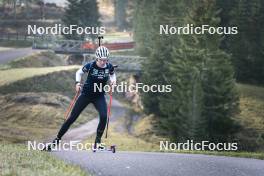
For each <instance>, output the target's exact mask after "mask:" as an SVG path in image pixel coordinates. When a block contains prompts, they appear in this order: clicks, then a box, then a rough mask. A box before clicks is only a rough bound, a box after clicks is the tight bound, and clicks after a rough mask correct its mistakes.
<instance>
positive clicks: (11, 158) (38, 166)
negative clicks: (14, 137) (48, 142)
mask: <svg viewBox="0 0 264 176" xmlns="http://www.w3.org/2000/svg"><path fill="white" fill-rule="evenodd" d="M0 151H1V152H0V161H1V163H0V168H1V169H0V170H1V171H0V172H1V175H3V176H8V175H27V176H31V175H32V176H35V175H42V176H51V175H54V176H57V175H69V176H70V175H83V176H84V175H87V173H85V172H84V171H82V170H81V168H80V167H78V166H72V165H70V164H66V163H65V162H63V161H62V160H59V159H57V158H55V156H52V155H51V154H50V153H47V152H41V151H34V150H30V151H29V150H27V148H26V146H25V145H18V144H16V145H15V144H4V143H0Z"/></svg>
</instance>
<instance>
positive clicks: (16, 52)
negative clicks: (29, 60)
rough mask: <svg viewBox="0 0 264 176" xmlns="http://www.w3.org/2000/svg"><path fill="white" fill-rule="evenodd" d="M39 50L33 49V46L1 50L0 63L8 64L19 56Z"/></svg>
mask: <svg viewBox="0 0 264 176" xmlns="http://www.w3.org/2000/svg"><path fill="white" fill-rule="evenodd" d="M35 52H39V50H32V49H31V48H18V49H17V48H16V49H8V50H2V51H0V64H6V63H8V62H10V61H12V60H15V59H17V58H21V57H25V56H29V55H31V54H33V53H35Z"/></svg>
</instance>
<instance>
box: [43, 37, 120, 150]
mask: <svg viewBox="0 0 264 176" xmlns="http://www.w3.org/2000/svg"><path fill="white" fill-rule="evenodd" d="M99 42H100V38H99ZM95 56H96V60H95V61H92V62H89V63H87V64H86V65H84V66H83V67H82V68H80V69H79V70H78V71H77V72H76V85H75V90H76V95H78V96H76V101H75V103H74V105H73V107H72V111H71V112H70V115H69V117H68V118H66V119H65V121H64V123H63V124H62V126H61V128H60V130H59V132H58V133H57V137H56V138H55V139H54V140H53V141H52V143H51V144H50V145H48V147H47V148H46V150H48V151H49V150H51V148H52V146H54V145H58V144H59V143H60V140H61V138H62V137H63V135H64V134H65V133H66V132H67V130H68V129H69V128H70V126H71V125H72V124H73V123H74V122H75V120H76V119H77V118H78V116H79V115H80V113H81V112H82V111H83V110H84V108H85V107H86V106H87V105H88V104H90V103H92V104H93V105H94V107H95V108H96V110H97V111H98V113H99V118H100V120H99V123H98V126H97V131H96V138H95V146H94V147H96V146H99V145H98V144H100V143H101V138H102V135H103V133H104V130H105V127H106V123H107V122H108V119H107V118H108V117H107V103H106V99H105V92H104V91H98V90H97V91H96V90H94V87H95V86H94V85H95V84H97V85H100V84H102V86H105V85H106V84H107V81H108V80H109V81H110V85H115V84H116V74H115V70H114V69H115V66H113V65H112V64H111V63H109V62H108V58H109V50H108V49H107V48H106V47H104V46H99V47H98V48H97V49H96V51H95ZM84 73H88V75H87V79H86V81H85V83H84V84H83V85H82V84H81V79H82V76H83V75H84ZM79 92H80V93H79ZM66 116H68V115H66Z"/></svg>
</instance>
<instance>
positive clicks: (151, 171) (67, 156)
mask: <svg viewBox="0 0 264 176" xmlns="http://www.w3.org/2000/svg"><path fill="white" fill-rule="evenodd" d="M53 154H54V155H56V156H57V157H59V158H61V159H63V160H65V161H66V162H68V163H71V164H77V165H79V166H81V168H83V169H84V170H86V171H87V172H89V173H91V174H92V175H104V176H110V175H111V176H119V175H120V176H140V175H142V176H167V175H169V176H171V175H173V176H263V175H264V161H263V160H257V159H246V158H234V157H225V156H209V155H198V154H177V153H153V152H118V151H117V153H115V154H113V153H111V152H107V151H101V152H96V153H93V152H91V151H60V152H53Z"/></svg>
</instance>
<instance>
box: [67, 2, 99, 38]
mask: <svg viewBox="0 0 264 176" xmlns="http://www.w3.org/2000/svg"><path fill="white" fill-rule="evenodd" d="M99 17H100V16H99V12H98V7H97V2H96V0H77V1H75V0H68V6H67V8H66V10H65V15H64V16H63V18H62V21H63V23H64V25H65V26H70V25H77V26H80V27H83V28H84V27H99V25H100V22H99ZM64 36H65V37H66V38H67V39H72V40H84V38H85V37H92V36H85V35H78V34H77V33H76V32H73V34H72V35H69V34H65V35H64ZM93 37H94V36H93Z"/></svg>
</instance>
